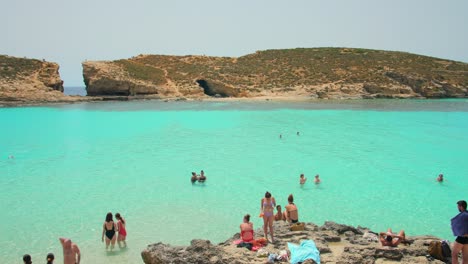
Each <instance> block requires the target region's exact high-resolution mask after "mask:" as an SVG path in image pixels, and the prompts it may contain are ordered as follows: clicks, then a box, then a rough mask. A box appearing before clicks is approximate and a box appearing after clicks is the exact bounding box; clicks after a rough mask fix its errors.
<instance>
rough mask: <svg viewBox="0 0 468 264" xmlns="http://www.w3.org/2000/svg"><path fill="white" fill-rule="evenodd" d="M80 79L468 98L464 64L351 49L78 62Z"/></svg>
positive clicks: (196, 88) (218, 90)
mask: <svg viewBox="0 0 468 264" xmlns="http://www.w3.org/2000/svg"><path fill="white" fill-rule="evenodd" d="M83 77H84V81H85V84H86V89H87V92H88V95H123V96H131V95H135V96H150V97H151V96H153V97H156V98H167V97H187V98H198V97H209V96H216V97H259V96H272V97H274V96H304V97H311V98H332V99H340V98H418V97H421V98H423V97H424V98H449V97H452V98H453V97H467V96H468V90H467V88H468V64H466V63H462V62H456V61H449V60H444V59H438V58H432V57H427V56H420V55H415V54H410V53H403V52H392V51H380V50H365V49H350V48H311V49H289V50H266V51H259V52H256V53H255V54H249V55H246V56H242V57H239V58H229V57H209V56H164V55H139V56H137V57H133V58H130V59H124V60H116V61H100V62H93V61H87V62H84V63H83Z"/></svg>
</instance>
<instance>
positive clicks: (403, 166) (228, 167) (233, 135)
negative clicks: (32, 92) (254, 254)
mask: <svg viewBox="0 0 468 264" xmlns="http://www.w3.org/2000/svg"><path fill="white" fill-rule="evenodd" d="M0 120H1V129H0V201H1V203H0V211H1V212H2V214H1V217H0V234H1V235H0V256H2V262H4V263H21V256H22V255H23V254H25V253H29V254H31V255H32V257H33V261H35V262H41V261H43V260H44V259H45V256H46V254H47V253H48V252H54V253H56V256H57V260H58V261H61V259H62V256H61V253H62V252H61V247H60V243H59V242H58V237H61V236H65V237H70V238H72V240H73V241H75V242H76V243H77V244H78V245H79V246H80V248H81V250H82V252H83V263H141V262H142V261H141V257H140V252H141V250H142V249H144V248H145V247H146V245H147V244H150V243H155V242H159V241H162V242H165V243H171V244H175V245H187V244H189V242H190V240H191V239H193V238H205V239H210V240H212V241H213V242H221V241H224V240H226V239H227V238H229V237H230V236H232V235H233V234H234V233H236V232H238V226H239V224H240V222H241V221H242V217H243V215H244V214H246V213H250V214H251V215H253V216H255V217H253V222H254V226H255V227H256V228H258V227H261V225H262V222H261V219H260V218H258V217H256V216H257V215H258V213H259V207H260V199H261V198H262V197H263V195H264V193H265V191H267V190H268V191H270V192H271V193H272V194H273V196H274V197H275V198H276V200H277V202H278V203H279V204H282V205H285V204H286V202H287V201H286V200H287V196H288V195H289V194H290V193H292V194H294V196H295V202H296V204H297V206H298V208H299V214H300V220H302V221H306V222H314V223H317V224H320V225H321V224H323V222H324V221H327V220H332V221H335V222H338V223H344V224H349V225H361V226H366V227H369V228H371V229H372V230H374V231H381V230H385V229H386V228H387V227H392V228H393V229H395V230H399V229H405V230H406V232H407V234H409V235H410V236H411V235H423V234H434V235H437V236H440V237H442V238H446V239H449V240H451V241H453V237H452V235H451V231H450V218H451V217H452V216H454V215H455V214H456V213H457V208H456V204H455V202H456V201H458V200H460V199H465V200H466V199H468V197H467V192H466V190H467V189H468V188H467V187H468V186H467V185H468V181H467V180H466V178H467V175H468V163H467V158H466V157H468V141H467V131H468V100H440V101H433V100H393V101H392V100H375V101H325V102H323V101H322V102H309V103H280V102H253V103H245V102H159V101H141V102H103V103H86V104H74V105H61V106H51V107H24V108H3V109H0ZM297 131H299V132H300V136H297V135H296V132H297ZM279 134H282V139H279ZM10 155H14V158H13V159H9V158H8V157H9V156H10ZM202 169H203V170H204V171H205V173H206V175H207V177H208V180H207V182H206V183H205V184H204V185H197V184H196V185H192V184H190V181H189V178H190V172H192V171H197V172H199V171H200V170H202ZM300 173H305V175H306V177H308V178H309V181H308V182H307V183H306V184H305V186H303V187H300V186H299V184H298V182H299V174H300ZM317 173H319V174H320V175H321V178H322V183H321V184H320V185H318V186H316V185H314V184H313V183H312V180H313V176H314V175H315V174H317ZM439 173H444V175H445V177H446V181H445V182H443V183H441V184H440V183H437V182H435V178H436V176H437V175H438V174H439ZM108 211H111V212H114V213H115V212H120V213H121V214H122V215H123V216H124V217H125V218H126V219H127V222H128V225H127V231H128V245H129V246H128V249H127V250H124V251H120V250H119V249H117V250H115V252H113V253H106V252H105V250H104V247H105V246H104V244H103V243H102V242H101V230H102V229H101V228H102V223H103V221H104V218H105V215H106V213H107V212H108Z"/></svg>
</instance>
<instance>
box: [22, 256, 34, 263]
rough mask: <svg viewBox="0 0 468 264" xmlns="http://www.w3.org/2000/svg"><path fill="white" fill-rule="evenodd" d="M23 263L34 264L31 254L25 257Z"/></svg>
mask: <svg viewBox="0 0 468 264" xmlns="http://www.w3.org/2000/svg"><path fill="white" fill-rule="evenodd" d="M23 262H24V264H32V260H31V256H30V255H29V254H24V255H23Z"/></svg>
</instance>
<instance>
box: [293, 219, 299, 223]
mask: <svg viewBox="0 0 468 264" xmlns="http://www.w3.org/2000/svg"><path fill="white" fill-rule="evenodd" d="M297 222H299V219H297V220H292V219H291V223H293V224H295V223H297Z"/></svg>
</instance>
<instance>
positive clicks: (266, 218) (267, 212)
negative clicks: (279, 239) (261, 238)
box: [260, 192, 276, 243]
mask: <svg viewBox="0 0 468 264" xmlns="http://www.w3.org/2000/svg"><path fill="white" fill-rule="evenodd" d="M275 206H276V201H275V198H274V197H272V196H271V193H269V192H266V193H265V197H264V198H262V200H261V201H260V212H261V213H260V215H261V216H263V233H264V234H265V238H267V237H268V229H270V236H271V242H272V243H274V242H275V239H274V236H273V221H274V220H275V215H274V213H273V210H274V208H275Z"/></svg>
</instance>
